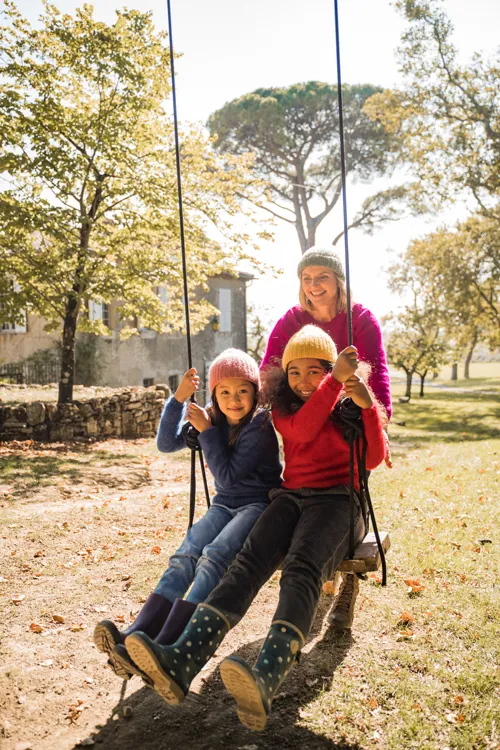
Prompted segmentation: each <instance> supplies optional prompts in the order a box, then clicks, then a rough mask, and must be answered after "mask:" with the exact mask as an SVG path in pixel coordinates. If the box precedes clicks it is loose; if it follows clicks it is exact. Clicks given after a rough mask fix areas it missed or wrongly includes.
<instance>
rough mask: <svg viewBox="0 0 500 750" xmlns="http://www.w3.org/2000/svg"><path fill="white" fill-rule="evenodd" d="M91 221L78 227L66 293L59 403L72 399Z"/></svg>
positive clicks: (97, 199)
mask: <svg viewBox="0 0 500 750" xmlns="http://www.w3.org/2000/svg"><path fill="white" fill-rule="evenodd" d="M100 195H101V188H100V187H98V188H97V189H96V195H95V197H94V201H93V203H92V212H93V215H95V212H96V211H97V208H98V206H99V202H100ZM93 215H92V218H93ZM91 227H92V223H91V221H90V220H89V219H86V220H84V221H83V222H82V226H81V227H80V247H79V249H78V263H77V266H76V269H75V276H74V281H73V289H72V290H71V292H70V293H69V294H68V299H67V301H66V312H65V315H64V325H63V335H62V357H61V379H60V381H59V399H58V403H59V404H67V403H68V401H72V400H73V385H74V382H75V339H76V324H77V321H78V313H79V311H80V304H81V298H82V293H83V291H84V289H83V281H82V279H83V276H84V271H85V261H86V259H87V255H88V250H89V239H90V232H91Z"/></svg>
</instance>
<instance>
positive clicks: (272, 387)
mask: <svg viewBox="0 0 500 750" xmlns="http://www.w3.org/2000/svg"><path fill="white" fill-rule="evenodd" d="M319 362H320V363H321V366H322V367H323V368H324V370H325V372H331V371H332V367H333V365H332V363H331V362H327V360H326V359H320V360H319ZM265 396H266V399H267V401H268V403H269V405H270V408H271V409H276V410H277V411H278V412H279V413H280V414H281V416H283V417H287V416H289V415H290V414H295V412H297V411H298V410H299V409H300V407H301V406H304V401H302V399H301V398H299V397H298V396H297V395H296V394H295V393H294V392H293V391H292V389H291V388H290V386H289V384H288V367H287V371H286V372H284V371H283V370H282V368H281V367H280V368H279V369H278V368H277V367H274V368H269V370H267V371H266V379H265Z"/></svg>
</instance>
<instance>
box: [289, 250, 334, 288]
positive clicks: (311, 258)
mask: <svg viewBox="0 0 500 750" xmlns="http://www.w3.org/2000/svg"><path fill="white" fill-rule="evenodd" d="M307 266H326V267H327V268H331V269H332V271H334V273H336V274H337V276H338V277H339V279H343V280H344V281H345V273H344V269H343V267H342V263H341V260H340V258H339V256H338V255H337V253H334V252H333V250H327V249H326V248H323V247H310V248H309V250H306V252H305V253H304V255H303V256H302V258H301V259H300V261H299V265H298V266H297V276H298V277H299V279H300V274H301V273H302V271H303V270H304V268H307Z"/></svg>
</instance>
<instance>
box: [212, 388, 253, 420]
mask: <svg viewBox="0 0 500 750" xmlns="http://www.w3.org/2000/svg"><path fill="white" fill-rule="evenodd" d="M215 396H216V398H217V403H218V404H219V409H220V410H221V412H222V413H223V414H224V416H225V417H226V419H227V421H228V423H229V424H232V425H235V424H238V422H239V421H240V420H241V419H243V417H246V415H247V414H248V413H249V412H250V411H251V410H252V408H253V402H254V396H255V389H254V386H253V383H251V382H250V381H249V380H243V379H242V378H226V379H225V380H221V381H220V382H219V383H217V385H216V386H215Z"/></svg>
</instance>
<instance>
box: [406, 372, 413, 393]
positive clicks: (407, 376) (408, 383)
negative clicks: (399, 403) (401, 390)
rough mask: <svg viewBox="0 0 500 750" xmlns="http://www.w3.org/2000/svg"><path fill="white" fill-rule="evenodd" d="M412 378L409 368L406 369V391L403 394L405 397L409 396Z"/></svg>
mask: <svg viewBox="0 0 500 750" xmlns="http://www.w3.org/2000/svg"><path fill="white" fill-rule="evenodd" d="M412 378H413V372H410V370H406V393H405V396H406V397H407V398H411V381H412Z"/></svg>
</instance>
